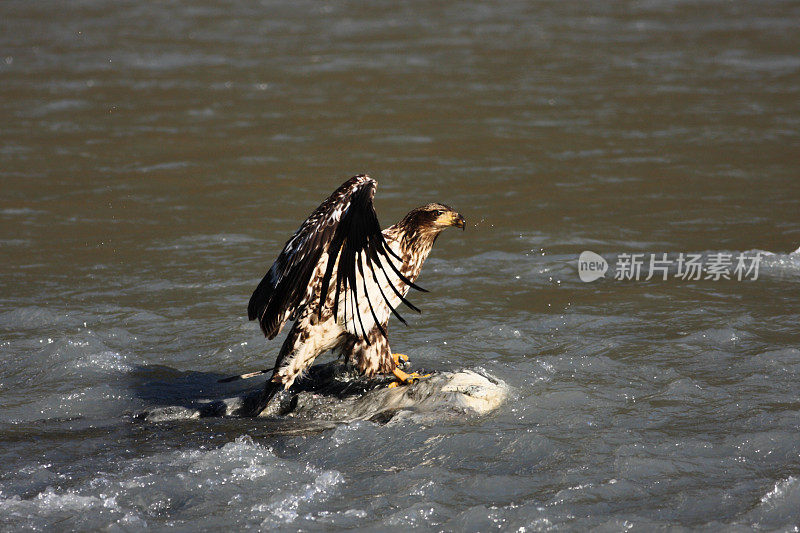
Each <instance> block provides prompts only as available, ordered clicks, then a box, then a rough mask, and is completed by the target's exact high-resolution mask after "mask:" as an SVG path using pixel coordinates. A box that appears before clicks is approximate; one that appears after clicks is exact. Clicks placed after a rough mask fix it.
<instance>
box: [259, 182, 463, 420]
mask: <svg viewBox="0 0 800 533" xmlns="http://www.w3.org/2000/svg"><path fill="white" fill-rule="evenodd" d="M375 189H376V182H375V180H373V179H371V178H370V177H369V176H366V175H358V176H355V177H353V178H351V179H349V180H348V181H346V182H345V183H344V184H342V186H341V187H339V188H338V189H336V191H334V193H333V194H331V195H330V197H328V199H327V200H325V201H324V202H322V205H320V206H319V207H318V208H317V209H315V210H314V212H313V213H311V216H309V217H308V219H307V220H306V221H305V222H303V224H302V225H301V226H300V228H299V229H298V230H297V232H296V233H295V234H294V235H293V236H292V238H291V239H289V241H288V242H287V243H286V245H285V246H284V247H283V251H282V252H281V254H280V255H279V256H278V259H277V260H276V261H275V263H274V264H273V265H272V267H271V268H270V269H269V271H268V272H267V274H266V276H264V279H262V280H261V283H259V284H258V287H257V288H256V290H255V291H254V292H253V295H252V297H251V298H250V304H249V306H248V308H247V315H248V317H249V319H250V320H255V319H258V322H259V324H260V325H261V330H262V331H263V332H264V335H265V336H266V337H267V338H269V339H272V338H274V337H275V336H276V335H277V334H278V333H280V331H281V329H282V328H283V326H284V325H285V324H286V322H287V321H289V320H293V321H294V325H293V326H292V329H291V331H290V332H289V335H288V336H287V337H286V341H285V342H284V343H283V347H282V348H281V350H280V353H279V354H278V359H277V361H276V362H275V367H274V369H273V373H272V377H271V378H270V380H269V381H268V382H267V384H266V387H265V389H264V391H263V392H262V394H261V396H260V398H259V399H258V401H257V402H256V405H254V406H253V408H252V409H251V410H250V413H249V414H251V415H252V416H256V415H258V414H259V413H260V412H261V411H263V410H264V408H265V407H266V406H267V404H268V403H269V401H270V400H271V399H272V397H273V396H274V395H275V394H276V393H277V392H278V391H279V390H280V389H282V388H283V389H288V388H289V387H291V386H292V383H294V381H295V379H297V377H298V376H300V375H301V374H302V373H303V372H304V371H306V370H307V369H308V368H309V367H310V366H311V364H312V363H313V361H314V359H315V358H316V357H317V356H318V355H319V354H321V353H323V352H325V351H327V350H336V351H338V352H339V353H340V355H342V356H344V357H345V359H346V360H347V361H348V362H350V363H352V364H353V365H354V366H355V367H356V368H357V369H358V370H359V371H360V372H362V373H363V374H364V375H367V376H373V375H375V374H378V373H394V375H395V376H396V377H397V378H398V379H400V380H401V381H408V380H409V379H410V378H411V377H410V376H409V375H408V374H406V373H405V372H403V371H402V370H400V369H399V368H398V360H397V358H396V357H393V356H392V352H391V350H390V349H389V341H388V337H387V324H388V322H389V317H390V316H391V315H394V316H396V317H397V319H398V320H400V321H401V322H403V323H404V324H405V323H406V321H405V320H404V319H403V317H402V316H400V314H399V313H398V312H397V310H396V308H397V307H398V306H399V305H400V304H401V303H403V304H405V305H406V306H408V307H409V308H410V309H413V310H414V311H417V312H419V309H418V308H417V307H415V306H414V304H412V303H411V302H409V301H408V300H407V299H406V298H405V296H406V293H408V291H409V288H414V289H416V290H420V291H424V289H422V288H421V287H419V286H417V285H415V284H414V281H415V280H416V278H417V276H418V275H419V272H420V269H421V268H422V263H424V262H425V259H426V258H427V257H428V254H429V253H430V251H431V247H432V246H433V243H434V241H435V240H436V237H437V236H438V235H439V233H440V232H441V231H442V230H444V229H445V228H447V227H450V226H455V227H458V228H461V229H464V226H465V223H464V217H462V216H461V215H459V214H458V213H456V212H455V211H454V210H453V209H451V208H450V207H448V206H446V205H444V204H437V203H432V204H427V205H424V206H422V207H418V208H416V209H413V210H412V211H411V212H410V213H408V214H407V215H406V216H405V217H403V219H402V220H401V221H400V222H398V223H397V224H395V225H394V226H391V227H389V228H387V229H385V230H383V231H381V228H380V225H379V223H378V217H377V215H376V214H375V208H374V207H373V204H372V199H373V197H374V195H375Z"/></svg>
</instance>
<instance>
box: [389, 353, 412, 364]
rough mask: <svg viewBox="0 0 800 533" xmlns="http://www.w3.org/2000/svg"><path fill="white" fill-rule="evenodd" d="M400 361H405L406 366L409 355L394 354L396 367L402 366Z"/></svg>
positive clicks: (393, 358)
mask: <svg viewBox="0 0 800 533" xmlns="http://www.w3.org/2000/svg"><path fill="white" fill-rule="evenodd" d="M400 359H402V360H403V363H404V364H405V363H408V356H407V355H405V354H402V353H393V354H392V360H393V361H394V364H395V365H399V364H400Z"/></svg>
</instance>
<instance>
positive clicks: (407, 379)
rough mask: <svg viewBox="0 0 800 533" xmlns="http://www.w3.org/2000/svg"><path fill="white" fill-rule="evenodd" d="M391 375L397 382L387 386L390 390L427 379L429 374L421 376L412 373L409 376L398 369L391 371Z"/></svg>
mask: <svg viewBox="0 0 800 533" xmlns="http://www.w3.org/2000/svg"><path fill="white" fill-rule="evenodd" d="M392 374H394V377H396V378H397V381H394V382H392V383H390V384H389V388H390V389H393V388H395V387H399V386H400V385H411V384H412V383H414V382H415V381H417V380H420V379H422V378H427V377H428V376H430V374H425V375H422V374H419V373H417V372H412V373H411V374H408V373H406V372H403V371H402V370H400V369H399V368H395V369H394V370H392Z"/></svg>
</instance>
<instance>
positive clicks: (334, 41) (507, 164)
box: [0, 0, 800, 531]
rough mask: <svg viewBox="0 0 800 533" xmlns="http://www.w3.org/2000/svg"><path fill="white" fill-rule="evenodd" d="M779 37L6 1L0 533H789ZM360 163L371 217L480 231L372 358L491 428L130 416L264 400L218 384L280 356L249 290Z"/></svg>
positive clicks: (790, 285)
mask: <svg viewBox="0 0 800 533" xmlns="http://www.w3.org/2000/svg"><path fill="white" fill-rule="evenodd" d="M798 28H800V5H798V4H797V3H796V2H779V1H763V2H727V1H715V0H711V1H686V2H668V1H655V0H652V1H630V2H616V1H613V2H578V1H571V0H570V1H563V2H557V1H549V2H517V1H509V2H451V1H441V2H385V1H380V2H369V3H361V2H339V3H336V2H322V1H320V2H302V1H301V2H254V1H240V0H232V1H230V2H226V3H214V2H208V1H206V0H200V1H195V2H188V1H183V0H179V1H174V2H113V3H112V2H101V1H93V0H87V1H75V2H51V1H42V2H30V1H16V0H5V1H3V2H2V3H0V183H1V184H2V195H0V250H1V251H2V254H1V257H2V260H1V264H2V268H1V269H0V465H2V466H0V530H9V531H11V530H19V529H26V528H27V529H37V530H53V531H62V530H110V531H138V530H143V529H155V530H162V529H167V528H170V529H177V530H179V531H197V530H208V531H221V530H231V529H233V530H239V529H262V530H285V531H295V530H304V531H309V530H328V529H356V530H360V531H369V530H381V531H383V530H397V531H406V530H408V529H410V528H414V529H420V530H444V531H461V530H464V531H490V530H503V531H507V530H517V531H535V530H551V529H552V530H585V529H588V528H593V527H599V528H601V529H602V530H605V531H619V530H628V529H633V530H638V531H649V530H652V529H653V528H658V527H663V528H670V529H672V528H674V529H678V530H680V529H683V528H685V529H692V530H696V529H700V530H707V531H731V530H742V531H747V530H750V529H753V528H755V529H764V530H784V531H789V530H794V531H796V530H797V526H798V524H800V328H798V322H799V321H800V303H798V296H800V252H798V253H793V252H794V251H795V250H798V247H800V215H799V214H798V213H800V172H799V171H798V163H799V162H800V31H798ZM362 172H366V173H368V174H370V175H371V176H372V177H374V178H375V179H376V180H377V181H378V183H379V187H378V193H377V195H376V199H375V204H376V209H377V212H378V216H379V218H380V220H381V222H382V223H383V225H384V226H388V225H389V224H391V223H394V222H395V221H397V220H398V219H399V218H400V217H402V216H403V215H404V214H405V213H406V212H407V211H408V210H410V209H411V208H413V207H416V206H418V205H421V204H424V203H427V202H429V201H439V202H444V203H447V204H449V205H452V206H453V207H454V208H456V209H457V210H458V211H460V212H461V213H462V214H463V215H464V216H465V218H466V219H467V222H468V224H467V228H466V231H465V232H463V233H462V232H460V231H458V232H456V231H448V232H446V233H444V234H443V235H442V236H441V237H440V239H439V240H438V241H437V243H436V247H435V249H434V251H433V254H432V255H431V257H430V259H429V260H428V262H427V263H426V265H425V268H424V269H423V272H422V276H421V278H420V283H421V284H422V285H423V286H425V287H426V288H428V289H430V290H431V292H430V293H429V294H414V295H412V296H413V301H414V302H415V303H416V304H417V305H419V306H420V307H421V308H422V309H423V314H422V315H420V316H412V314H410V313H406V317H407V318H409V319H410V326H409V327H408V328H405V327H403V326H402V325H401V324H397V323H395V322H393V323H392V325H391V328H392V329H391V339H392V347H393V348H394V349H395V350H397V351H400V352H403V353H406V354H409V355H410V357H411V359H412V361H413V362H414V363H415V364H416V365H417V366H421V367H424V368H425V369H428V370H434V371H436V370H439V371H443V370H459V369H474V370H480V371H482V372H486V373H488V374H491V375H493V376H495V377H497V378H499V379H501V380H503V381H505V382H506V383H507V384H508V386H509V390H510V397H509V399H508V400H507V401H506V403H504V404H503V405H502V406H501V407H500V408H499V409H498V410H497V411H495V412H494V413H492V414H489V415H485V416H480V417H466V416H465V417H460V418H457V419H455V420H454V419H452V418H443V419H442V420H441V421H439V422H435V421H434V422H430V421H428V422H426V423H420V422H418V421H415V420H414V419H413V417H412V418H408V419H407V420H405V421H401V422H399V423H389V424H378V423H373V422H366V421H363V422H355V423H351V424H342V425H339V426H337V427H335V428H331V429H326V430H320V431H309V432H302V431H300V432H298V431H292V430H291V428H289V429H287V425H286V424H285V423H283V425H281V426H280V427H278V426H276V424H275V422H274V421H272V420H269V419H266V420H247V419H202V420H176V421H172V422H168V423H167V422H164V423H153V424H145V423H141V422H136V421H134V420H132V419H131V416H130V415H131V413H136V412H138V411H140V410H142V409H147V408H150V407H152V406H159V405H171V404H179V403H181V402H185V401H190V400H193V399H199V398H213V397H215V396H218V395H224V394H229V393H231V391H235V390H241V388H242V387H253V386H258V383H257V381H258V380H251V382H248V383H247V384H246V385H231V386H221V385H217V384H216V380H217V379H218V378H219V377H222V376H224V375H228V374H236V373H240V372H246V371H250V370H255V369H259V368H263V367H265V366H269V365H271V363H272V362H273V361H274V357H275V354H276V352H277V350H278V348H279V346H280V342H281V340H280V338H279V339H276V340H274V341H271V342H267V341H266V340H265V339H264V338H263V336H262V335H261V333H260V331H259V329H258V327H257V325H255V324H254V323H251V322H248V321H247V317H246V308H247V301H248V298H249V296H250V293H251V292H252V290H253V289H254V287H255V286H256V284H257V283H258V281H259V279H260V278H261V276H262V275H263V274H264V272H265V271H266V269H267V268H268V267H269V265H270V264H271V262H272V261H273V260H274V258H275V257H276V255H277V253H278V252H279V250H280V248H281V246H282V245H283V243H284V242H285V241H286V239H287V238H288V237H289V236H290V235H291V233H292V232H293V231H294V230H295V229H296V227H297V226H298V225H299V223H300V222H301V221H302V220H303V219H304V218H305V217H306V216H307V215H308V213H309V212H310V211H311V210H312V209H314V207H316V206H317V205H318V204H319V203H320V202H321V201H322V200H323V199H324V198H325V197H326V196H327V195H328V194H329V193H330V192H331V191H333V190H334V189H335V188H336V187H337V186H338V185H339V184H340V183H341V182H342V181H344V180H345V179H347V178H348V177H350V176H352V175H354V174H357V173H362ZM584 251H592V252H594V253H596V254H598V255H599V256H600V258H601V259H602V260H604V261H606V262H607V263H608V265H609V266H608V272H606V274H605V277H604V278H603V279H598V280H596V281H592V282H583V281H581V279H580V277H579V268H578V257H579V255H580V254H581V253H582V252H584ZM759 252H763V253H762V254H761V255H758V253H759ZM664 253H666V254H668V256H666V259H667V261H668V262H669V268H668V269H666V270H665V272H666V274H665V276H666V278H667V279H663V277H662V276H661V274H657V275H656V276H654V277H653V279H650V280H646V279H645V278H646V277H647V276H646V275H644V274H643V275H641V276H639V279H635V277H636V276H633V275H631V276H628V277H633V278H634V279H616V278H617V277H623V274H625V271H624V268H622V267H621V265H624V264H625V261H626V258H628V259H630V258H631V257H632V254H642V255H641V256H636V257H639V258H640V259H642V260H643V263H644V266H643V267H642V271H643V272H644V273H646V272H647V271H648V267H649V266H650V265H649V261H650V259H651V258H652V257H657V258H663V256H662V255H661V254H664ZM681 254H684V255H683V256H682V255H681ZM690 255H693V256H695V258H696V259H697V261H699V262H700V263H702V265H703V267H702V270H701V271H699V276H683V275H682V273H683V274H685V272H684V271H683V270H682V267H681V264H682V263H680V261H681V260H682V259H685V258H687V257H689V256H690ZM739 258H744V259H748V258H749V259H751V261H750V266H752V265H753V263H756V266H758V272H757V275H756V273H755V272H754V271H753V270H752V269H751V270H750V271H749V276H748V275H746V276H744V279H742V280H739V279H737V276H736V275H734V274H733V272H734V267H735V266H736V265H737V260H738V259H739ZM753 258H756V259H753ZM726 261H727V262H726ZM600 262H602V261H600ZM714 265H716V266H717V267H719V266H720V265H722V266H724V267H726V268H727V270H726V271H725V272H726V273H727V274H726V275H727V277H730V278H732V279H724V277H722V278H721V279H715V277H720V276H716V275H714ZM740 273H741V272H740ZM617 274H619V275H617ZM631 274H632V273H631ZM745 274H747V272H745ZM696 277H699V278H700V279H695V278H696ZM753 278H756V279H753ZM326 360H327V359H326ZM237 386H238V387H239V389H237V388H236V387H237ZM792 528H794V529H792Z"/></svg>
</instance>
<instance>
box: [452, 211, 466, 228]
mask: <svg viewBox="0 0 800 533" xmlns="http://www.w3.org/2000/svg"><path fill="white" fill-rule="evenodd" d="M453 225H454V226H455V227H457V228H461V231H464V228H466V227H467V221H466V220H464V217H462V216H461V215H460V214H458V213H455V214H454V215H453Z"/></svg>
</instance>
